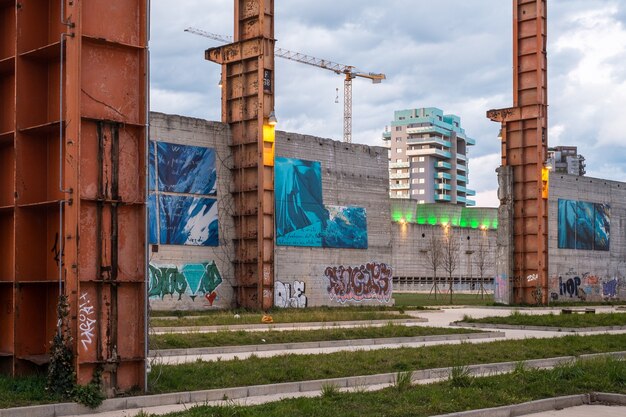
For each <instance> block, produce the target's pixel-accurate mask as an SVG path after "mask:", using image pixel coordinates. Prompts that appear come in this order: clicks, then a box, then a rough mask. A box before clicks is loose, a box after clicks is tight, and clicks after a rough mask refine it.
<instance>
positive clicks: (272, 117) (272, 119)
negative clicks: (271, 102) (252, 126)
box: [267, 110, 278, 126]
mask: <svg viewBox="0 0 626 417" xmlns="http://www.w3.org/2000/svg"><path fill="white" fill-rule="evenodd" d="M267 124H268V125H270V126H276V124H278V120H277V119H276V113H274V110H272V111H271V112H270V115H269V117H268V118H267Z"/></svg>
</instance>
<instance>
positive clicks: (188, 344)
mask: <svg viewBox="0 0 626 417" xmlns="http://www.w3.org/2000/svg"><path fill="white" fill-rule="evenodd" d="M470 332H475V331H472V330H469V329H449V328H439V327H422V326H402V325H397V324H392V323H390V324H387V325H385V326H382V327H371V326H370V327H366V326H363V327H354V328H345V329H343V328H333V327H330V328H327V329H316V330H287V331H278V330H269V331H264V332H248V331H245V330H239V331H219V332H216V333H182V334H181V333H169V334H161V335H152V336H150V349H189V348H198V347H216V346H240V345H261V344H273V343H298V342H319V341H327V340H355V339H374V338H378V339H380V338H389V337H417V336H432V335H441V334H462V333H470Z"/></svg>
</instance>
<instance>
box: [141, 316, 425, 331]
mask: <svg viewBox="0 0 626 417" xmlns="http://www.w3.org/2000/svg"><path fill="white" fill-rule="evenodd" d="M426 322H428V319H424V318H410V319H388V320H352V321H326V322H325V321H316V322H305V323H272V324H233V325H225V326H224V325H221V326H185V327H153V328H152V330H151V333H153V334H155V333H188V332H199V333H210V332H218V331H221V330H226V331H228V330H248V331H255V330H257V331H258V330H274V329H294V330H297V329H300V328H302V327H320V328H328V327H334V328H341V327H347V326H352V327H354V326H372V325H385V324H387V323H393V324H397V325H402V324H416V323H426Z"/></svg>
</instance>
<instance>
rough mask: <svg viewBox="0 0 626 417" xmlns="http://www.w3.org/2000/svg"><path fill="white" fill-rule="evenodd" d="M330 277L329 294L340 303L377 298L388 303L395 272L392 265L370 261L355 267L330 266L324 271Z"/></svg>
mask: <svg viewBox="0 0 626 417" xmlns="http://www.w3.org/2000/svg"><path fill="white" fill-rule="evenodd" d="M324 276H325V277H326V278H328V287H327V291H328V295H329V297H330V299H331V300H335V301H337V302H339V303H342V304H344V303H346V302H347V301H354V302H360V301H363V300H376V301H379V302H381V303H387V302H389V300H390V299H391V294H392V281H393V273H392V268H391V266H389V265H387V264H384V263H377V262H370V263H368V264H365V265H360V266H355V267H344V266H343V265H342V266H329V267H327V268H326V270H325V271H324Z"/></svg>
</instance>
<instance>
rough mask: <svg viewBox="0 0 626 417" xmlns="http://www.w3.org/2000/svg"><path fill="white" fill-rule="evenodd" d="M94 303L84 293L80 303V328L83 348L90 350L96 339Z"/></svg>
mask: <svg viewBox="0 0 626 417" xmlns="http://www.w3.org/2000/svg"><path fill="white" fill-rule="evenodd" d="M94 315H95V311H94V308H93V304H92V303H91V300H90V299H89V296H88V295H87V293H82V294H81V296H80V300H79V304H78V322H79V325H78V328H79V331H80V343H81V344H82V345H83V349H85V350H88V349H89V347H90V346H91V344H92V343H93V341H94V339H95V334H94V332H95V329H96V319H95V318H94Z"/></svg>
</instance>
